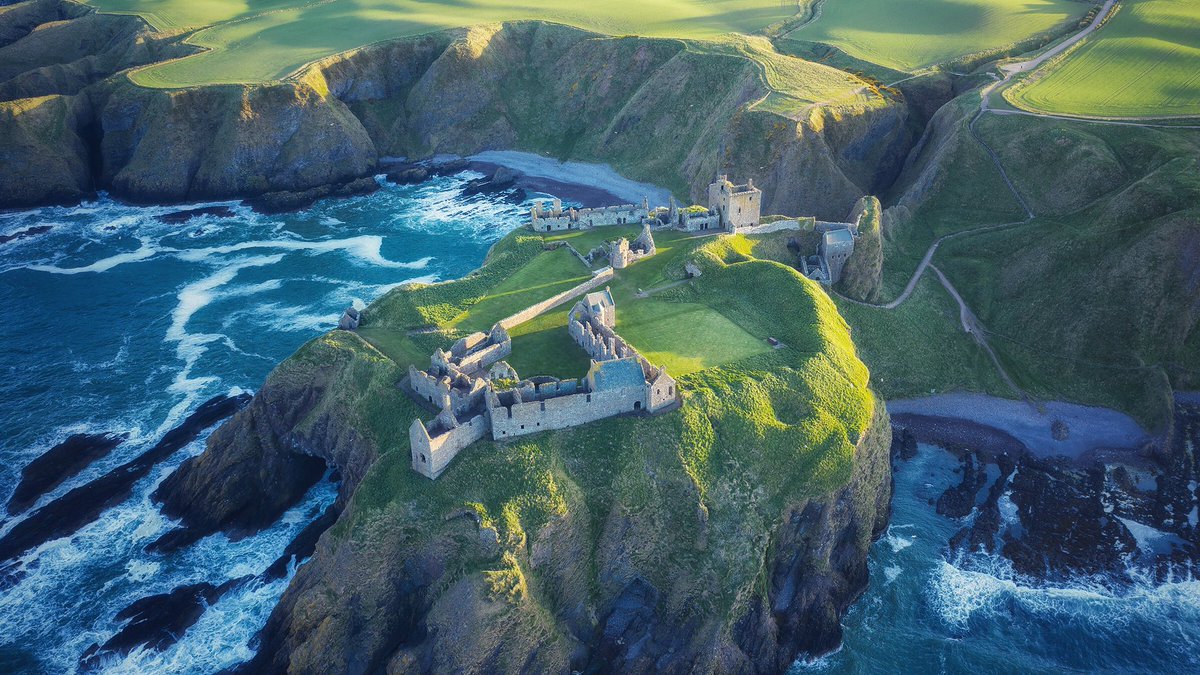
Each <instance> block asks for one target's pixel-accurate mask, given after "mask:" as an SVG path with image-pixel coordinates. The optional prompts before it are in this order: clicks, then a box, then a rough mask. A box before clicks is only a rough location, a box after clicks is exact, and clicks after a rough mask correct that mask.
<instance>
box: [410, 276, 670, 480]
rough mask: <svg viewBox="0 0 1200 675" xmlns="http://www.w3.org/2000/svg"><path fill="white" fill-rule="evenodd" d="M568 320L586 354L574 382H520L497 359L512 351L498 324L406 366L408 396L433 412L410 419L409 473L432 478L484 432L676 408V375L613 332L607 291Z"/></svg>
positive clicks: (508, 432)
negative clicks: (420, 365)
mask: <svg viewBox="0 0 1200 675" xmlns="http://www.w3.org/2000/svg"><path fill="white" fill-rule="evenodd" d="M568 316H569V327H568V331H569V334H570V335H571V337H572V338H573V339H574V340H575V342H576V344H578V345H579V346H580V347H581V348H582V349H584V350H585V351H586V352H587V353H588V355H589V356H590V357H591V366H590V367H589V368H588V373H587V375H586V376H585V377H583V378H580V379H558V378H554V377H533V378H529V379H523V380H522V379H519V377H518V375H517V372H516V370H514V369H513V368H512V366H511V365H509V364H508V363H507V362H504V361H502V360H501V359H503V358H505V357H506V356H508V355H509V354H511V353H512V340H511V339H510V338H509V335H508V332H507V331H505V330H504V328H503V327H502V326H500V325H499V324H497V325H496V326H495V327H494V328H493V329H492V331H491V333H488V334H484V333H474V334H472V335H469V336H467V337H465V338H462V339H460V340H459V341H458V342H455V343H454V345H453V346H451V348H450V350H449V351H444V350H442V349H438V350H436V351H434V353H433V356H432V357H431V358H430V367H429V368H428V369H426V370H418V369H417V368H415V367H411V366H410V367H409V375H408V388H409V390H410V393H411V394H412V396H413V397H415V398H416V399H417V400H419V401H421V402H422V403H423V404H424V405H426V406H427V407H433V408H435V409H437V410H438V411H439V412H438V413H437V416H436V417H434V419H433V420H432V421H430V422H429V423H426V422H424V421H422V420H420V419H416V420H413V423H412V424H411V425H410V426H409V442H410V445H411V452H412V468H413V470H414V471H416V472H417V473H420V474H421V475H423V476H427V477H429V478H437V477H438V476H439V475H441V473H442V471H444V470H445V469H446V467H447V466H448V465H449V464H450V461H451V460H453V459H454V457H455V456H456V455H457V454H458V453H459V452H461V451H462V450H463V449H464V448H466V447H467V446H469V445H471V444H472V443H474V442H476V441H478V440H480V439H482V438H484V437H486V436H487V435H488V434H489V433H490V434H491V437H492V438H493V439H497V440H498V439H504V438H512V437H515V436H523V435H526V434H532V433H536V432H538V431H546V430H551V429H565V428H567V427H572V426H577V425H579V424H586V423H588V422H594V421H596V420H600V419H604V418H606V417H612V416H614V415H620V414H626V413H639V412H645V413H658V412H662V411H664V410H668V409H670V408H671V407H672V406H674V405H675V404H676V403H678V401H679V391H678V388H677V385H676V383H675V380H674V378H672V377H671V376H670V375H669V374H668V373H667V371H666V369H665V368H661V367H659V366H655V365H654V364H652V363H650V361H648V360H647V359H646V358H645V357H644V356H642V355H641V354H640V353H639V352H638V351H637V350H636V349H634V348H633V347H632V346H631V345H629V344H628V343H627V342H626V341H625V340H624V339H623V338H621V337H620V336H619V335H617V333H616V332H615V330H614V328H615V326H616V323H617V319H616V304H615V303H614V302H613V297H612V292H611V291H610V290H609V289H607V288H605V289H604V290H603V291H596V292H592V293H588V294H587V295H585V296H584V298H583V299H582V300H580V301H579V302H577V303H576V304H575V306H574V307H573V308H572V309H571V311H570V313H569V315H568ZM513 382H516V384H515V386H514V385H513V384H512V383H513Z"/></svg>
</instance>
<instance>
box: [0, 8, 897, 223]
mask: <svg viewBox="0 0 1200 675" xmlns="http://www.w3.org/2000/svg"><path fill="white" fill-rule="evenodd" d="M27 5H28V6H27ZM52 22H56V23H54V28H53V30H49V29H43V30H36V31H34V30H32V29H33V28H36V27H39V26H43V27H45V26H49V25H50V24H51V23H52ZM101 29H102V30H103V31H104V33H103V35H104V36H105V39H100V38H98V37H97V38H95V39H93V40H90V41H87V40H85V41H82V42H80V41H75V40H72V39H71V38H70V35H66V33H67V32H71V35H74V34H77V33H78V34H84V33H87V34H93V35H98V33H97V31H100V30H101ZM60 33H62V35H60ZM178 37H179V36H165V35H162V34H158V33H153V32H151V31H150V30H149V29H148V27H146V26H145V24H143V23H142V22H141V20H140V19H137V18H135V17H129V16H114V15H106V14H98V13H95V12H93V11H90V10H88V9H85V8H83V7H82V6H79V5H76V4H73V3H69V2H60V1H58V0H37V2H32V3H22V5H21V6H20V8H19V10H18V9H13V10H10V11H8V12H5V13H3V14H0V63H5V64H6V65H7V66H8V70H9V71H11V72H7V71H5V72H0V148H3V149H2V150H0V207H16V206H30V205H38V204H45V203H54V202H64V201H67V202H69V201H77V200H79V199H80V198H82V197H84V196H86V195H88V194H90V193H92V192H93V191H94V190H98V189H102V190H107V191H109V192H110V193H111V194H113V195H114V196H117V197H119V198H121V199H125V200H128V201H132V202H156V203H161V202H182V201H200V200H211V199H229V198H246V197H259V196H262V195H270V194H274V195H275V197H274V198H273V199H274V200H275V201H280V200H281V199H282V197H281V196H280V193H301V195H302V196H304V195H306V194H308V193H311V192H312V191H316V193H315V196H325V195H328V194H338V193H346V192H353V191H355V190H362V189H369V186H367V185H366V184H355V185H351V186H350V187H349V188H346V187H344V186H346V185H347V184H351V183H353V182H354V181H356V180H358V179H363V178H367V177H369V176H371V175H372V174H374V173H377V172H381V170H384V169H385V168H386V167H384V166H383V164H381V161H380V160H381V158H388V157H404V158H407V159H409V160H414V159H421V158H427V157H431V156H434V155H438V154H447V153H448V154H456V155H462V156H466V155H471V154H474V153H477V152H480V151H484V150H507V149H513V150H524V151H530V152H536V153H539V154H544V155H548V156H552V157H555V158H558V159H576V160H583V161H598V162H606V163H610V164H612V165H613V166H614V167H616V168H617V169H618V170H620V171H621V172H622V173H623V174H626V175H628V176H630V177H632V178H635V179H639V180H646V181H653V182H655V183H657V184H664V185H666V186H667V187H669V188H670V189H672V190H673V191H675V192H676V194H677V195H679V197H680V198H684V197H691V198H693V199H699V198H700V197H701V196H702V195H701V193H702V191H703V189H704V185H706V184H707V182H708V180H709V179H710V178H711V176H713V175H716V174H717V173H730V174H733V175H751V174H753V175H754V178H755V181H756V182H757V183H758V184H759V185H760V186H762V187H763V188H764V190H765V192H766V194H767V195H769V202H768V203H767V204H766V205H765V207H766V212H771V213H806V214H807V213H812V214H816V215H818V216H819V217H826V218H840V217H843V216H844V215H845V214H846V212H847V211H849V209H850V208H851V207H852V206H853V205H854V203H855V202H856V201H857V200H858V199H859V198H860V197H862V196H863V195H864V194H869V193H874V192H878V191H879V190H881V189H882V188H883V187H885V186H887V185H889V184H890V183H891V181H892V180H893V179H894V178H895V176H896V175H897V174H898V173H899V171H900V169H901V165H902V163H903V161H904V158H905V156H906V154H907V152H908V150H909V148H910V146H911V144H912V142H913V135H914V132H913V129H912V128H911V127H912V126H913V125H912V124H911V123H910V122H911V120H910V119H909V116H910V115H909V111H908V107H907V105H906V103H904V101H903V100H902V97H893V98H888V97H886V96H879V97H877V98H876V99H874V100H873V101H872V102H870V103H865V104H863V103H860V104H854V105H841V106H836V107H835V106H814V107H812V109H811V110H804V111H798V112H797V113H796V114H795V115H794V116H789V115H788V114H783V113H780V112H778V111H775V110H760V109H759V108H757V107H754V106H752V105H751V104H753V103H754V102H756V101H759V100H760V99H763V98H764V97H766V96H767V95H768V94H770V93H771V92H772V91H773V90H772V88H771V86H770V85H769V84H768V83H767V82H766V81H765V79H764V77H763V75H762V74H761V72H760V69H759V66H758V65H757V64H756V63H755V62H754V61H752V60H751V59H748V58H744V57H741V56H736V55H732V54H722V53H716V52H704V51H700V50H694V49H689V48H688V45H687V44H686V43H684V42H683V41H679V40H665V39H645V38H632V37H631V38H610V37H606V36H601V35H597V34H593V33H588V32H586V31H582V30H577V29H574V28H570V27H566V26H562V25H553V24H546V23H540V22H527V23H507V24H502V25H492V26H481V27H475V28H470V29H460V30H451V31H445V32H440V33H435V34H431V35H427V36H422V37H417V38H411V39H402V40H396V41H392V42H387V43H382V44H378V45H373V46H369V47H364V48H361V49H358V50H354V51H351V52H348V53H346V54H342V55H338V56H335V57H330V58H327V59H324V60H322V61H319V62H316V63H314V64H312V65H311V66H308V67H306V68H304V69H303V70H302V71H300V72H298V73H296V74H295V75H293V76H292V77H289V78H288V79H286V80H285V81H282V82H278V83H274V84H261V85H223V86H209V87H199V88H192V89H179V90H172V89H147V88H142V87H138V86H135V85H134V84H132V83H131V82H130V81H129V79H128V78H127V77H126V76H125V75H124V72H125V70H126V69H128V68H129V67H133V66H136V65H141V64H144V63H149V62H154V61H156V60H162V59H166V58H172V57H176V56H180V55H183V54H186V53H188V50H189V49H191V47H189V46H188V45H186V44H180V43H179V42H178ZM64 41H65V42H69V43H70V44H71V45H72V49H76V50H84V52H86V53H87V55H86V56H84V55H83V54H79V55H76V54H74V52H71V51H70V50H65V49H63V48H61V45H60V44H59V43H60V42H64ZM43 43H46V44H45V45H43ZM89 48H90V51H89ZM76 56H78V58H76ZM778 58H791V57H783V56H779V57H778ZM847 77H850V76H847ZM310 196H311V195H310ZM283 203H284V204H285V205H286V204H287V203H288V202H287V201H286V200H284V201H283Z"/></svg>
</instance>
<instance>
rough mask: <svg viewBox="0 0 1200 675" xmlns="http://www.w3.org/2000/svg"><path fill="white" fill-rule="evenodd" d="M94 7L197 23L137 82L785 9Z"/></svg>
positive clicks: (687, 4)
mask: <svg viewBox="0 0 1200 675" xmlns="http://www.w3.org/2000/svg"><path fill="white" fill-rule="evenodd" d="M89 4H91V5H92V6H95V7H97V8H98V9H100V10H102V11H115V12H121V13H134V14H141V15H143V16H144V17H146V18H147V20H148V21H150V22H151V24H152V25H154V26H155V27H157V28H160V29H167V28H182V27H188V28H200V27H205V28H202V29H201V30H200V31H199V32H197V33H196V34H195V35H193V36H192V37H191V38H190V39H189V40H190V41H191V42H192V43H194V44H197V45H200V46H202V47H205V48H207V49H208V51H206V52H204V53H202V54H198V55H196V56H193V57H189V58H186V59H181V60H179V61H175V62H171V63H167V64H163V65H159V66H155V67H153V68H149V69H146V70H143V71H140V72H139V73H138V74H137V75H136V80H137V81H138V83H140V84H143V85H146V86H159V87H175V86H194V85H199V84H220V83H248V82H262V81H266V80H274V79H279V78H282V77H284V76H286V75H287V74H289V73H291V72H293V71H295V70H296V69H297V68H299V67H300V66H302V65H304V64H305V63H309V62H311V61H314V60H316V59H319V58H322V57H325V56H329V55H331V54H336V53H338V52H342V51H346V50H348V49H353V48H356V47H360V46H362V45H366V44H371V43H373V42H379V41H381V40H390V39H394V38H400V37H405V36H411V35H419V34H423V33H430V32H433V31H438V30H444V29H448V28H457V27H461V26H470V25H476V24H485V23H500V22H505V21H520V20H538V21H547V22H553V23H561V24H566V25H570V26H575V27H578V28H583V29H585V30H591V31H595V32H598V33H602V34H606V35H618V36H619V35H641V36H647V37H670V38H687V39H709V38H716V37H718V36H722V35H725V34H729V33H755V32H757V31H759V30H761V29H763V28H765V27H767V26H769V25H771V24H775V23H778V22H780V21H782V20H785V19H788V18H790V17H792V16H794V15H795V13H796V6H795V5H793V4H787V3H780V2H777V1H776V0H719V1H717V2H711V1H709V2H701V1H699V0H645V1H644V2H629V1H621V2H613V3H585V4H581V3H577V2H570V1H569V0H548V1H547V2H539V3H536V4H525V5H513V4H511V3H504V2H499V0H477V1H476V2H471V3H458V2H448V1H445V0H435V1H434V2H419V1H418V0H357V1H356V2H353V3H350V2H348V1H347V0H341V1H336V2H318V3H310V2H301V1H300V0H272V1H270V2H267V3H265V4H263V5H260V4H258V3H256V4H255V5H254V6H253V7H248V6H247V5H246V4H244V3H232V2H227V1H224V0H217V1H215V2H206V3H188V2H182V1H181V0H167V1H166V2H147V1H146V0H92V1H91V2H89Z"/></svg>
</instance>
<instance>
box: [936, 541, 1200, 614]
mask: <svg viewBox="0 0 1200 675" xmlns="http://www.w3.org/2000/svg"><path fill="white" fill-rule="evenodd" d="M970 567H971V568H969V569H968V568H964V567H962V566H959V565H956V564H954V563H951V562H948V561H944V560H943V561H941V562H940V564H939V565H937V566H936V567H935V568H934V571H933V574H932V577H931V579H930V591H931V604H932V606H933V608H934V609H935V610H936V612H937V614H938V616H939V617H941V619H942V620H943V621H944V622H945V623H946V624H947V625H949V626H951V627H953V628H955V629H965V628H966V627H967V626H968V624H969V623H970V622H971V621H972V620H973V619H975V618H979V617H991V616H993V615H995V614H997V613H1003V612H1008V611H1011V607H1012V606H1014V605H1015V606H1016V607H1019V608H1020V609H1021V610H1022V611H1024V612H1027V613H1029V614H1032V615H1037V616H1041V617H1054V616H1059V617H1069V618H1070V619H1071V620H1072V621H1074V622H1081V623H1084V624H1087V625H1089V626H1091V627H1092V628H1094V629H1096V630H1104V631H1111V630H1113V628H1114V627H1115V626H1120V625H1127V624H1129V623H1130V622H1131V621H1132V620H1134V619H1138V620H1144V621H1151V622H1152V621H1155V620H1156V617H1161V616H1163V613H1164V612H1169V613H1170V614H1171V615H1172V616H1173V617H1174V620H1176V621H1183V622H1184V623H1185V624H1191V625H1194V624H1195V622H1200V581H1197V580H1194V579H1183V580H1179V581H1174V582H1169V583H1163V584H1160V583H1156V582H1154V580H1153V579H1151V578H1149V577H1148V576H1146V575H1144V574H1140V573H1137V571H1134V570H1131V571H1132V572H1134V578H1135V579H1138V580H1137V581H1135V583H1133V584H1132V585H1125V586H1116V585H1112V584H1109V583H1107V581H1108V580H1107V579H1104V578H1099V577H1094V578H1093V577H1079V578H1076V579H1074V580H1072V581H1071V582H1070V583H1067V584H1047V585H1036V584H1033V583H1032V582H1029V581H1027V580H1023V579H1021V578H1020V577H1019V576H1018V575H1016V574H1015V572H1013V570H1012V566H1011V564H1010V563H1009V562H1008V561H1007V560H1005V559H1003V558H1000V557H998V556H982V555H973V556H971V559H970Z"/></svg>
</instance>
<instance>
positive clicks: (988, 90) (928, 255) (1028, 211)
mask: <svg viewBox="0 0 1200 675" xmlns="http://www.w3.org/2000/svg"><path fill="white" fill-rule="evenodd" d="M1116 4H1117V0H1108V1H1107V2H1105V3H1104V6H1103V7H1102V8H1101V9H1100V11H1099V12H1097V13H1096V17H1095V18H1094V19H1093V20H1092V22H1091V23H1089V24H1088V25H1087V27H1085V28H1084V29H1083V30H1081V31H1079V32H1078V33H1076V34H1075V35H1073V36H1071V37H1070V38H1067V39H1066V40H1063V41H1062V42H1061V43H1059V44H1058V45H1055V46H1054V47H1053V48H1051V49H1048V50H1046V51H1045V52H1043V53H1042V54H1039V55H1038V56H1036V57H1034V58H1032V59H1029V60H1027V61H1020V62H1017V63H1010V64H1005V65H1003V66H1000V71H1001V72H1002V73H1003V74H1004V76H1003V77H997V78H996V81H995V82H993V83H992V84H989V85H988V86H986V87H984V88H983V89H982V90H981V91H980V97H979V108H978V109H977V110H976V111H975V114H974V115H973V116H972V117H971V121H970V122H969V123H968V124H967V130H968V131H969V132H970V134H971V137H972V138H973V139H975V142H976V143H978V144H979V146H980V147H981V148H983V150H984V152H986V153H987V154H988V157H989V158H991V160H992V164H994V165H995V167H996V170H997V171H998V172H999V173H1000V177H1001V178H1002V179H1004V184H1005V185H1006V186H1007V187H1008V190H1009V192H1010V193H1012V195H1013V197H1014V198H1015V199H1016V200H1017V203H1018V204H1020V206H1021V210H1023V211H1024V212H1025V218H1024V219H1022V220H1014V221H1010V222H1007V223H998V224H993V225H983V226H980V227H975V228H971V229H969V230H959V231H958V232H951V233H950V234H945V235H942V236H941V237H938V238H937V239H935V240H934V241H933V243H932V244H930V246H929V249H928V250H926V251H925V256H924V257H922V258H921V262H920V263H919V264H918V265H917V268H916V270H914V271H913V274H912V277H910V278H909V280H908V284H907V285H905V287H904V290H903V291H902V292H901V293H900V295H898V296H896V298H895V299H894V300H892V301H891V302H887V303H883V304H876V303H870V302H863V301H860V300H854V299H852V298H848V297H846V296H844V295H841V294H838V297H839V298H841V299H843V300H845V301H847V302H852V303H854V304H857V305H862V306H866V307H874V308H877V309H887V310H890V309H896V308H897V307H899V306H900V305H902V304H904V302H905V301H907V300H908V298H909V297H910V296H911V295H912V294H913V291H914V290H916V287H917V283H918V282H920V280H921V277H922V276H924V274H925V270H926V269H927V268H933V271H934V273H935V274H936V275H937V277H938V280H939V281H940V282H941V284H942V286H943V287H944V288H945V289H946V291H947V292H948V293H949V294H950V297H952V298H954V301H955V302H956V303H958V309H959V321H960V323H961V324H962V328H963V331H964V332H966V333H968V334H970V335H971V336H972V337H973V338H975V341H976V342H977V343H978V344H979V346H980V347H982V348H983V350H984V351H986V352H987V354H988V357H989V358H991V360H992V363H993V364H994V365H995V366H996V371H997V372H998V373H999V375H1000V378H1001V379H1002V380H1004V382H1005V384H1007V385H1008V386H1009V387H1010V388H1011V389H1012V390H1013V391H1014V392H1016V394H1017V396H1018V397H1019V398H1022V399H1024V400H1025V401H1026V402H1028V403H1030V404H1031V405H1032V404H1033V402H1032V399H1031V398H1030V396H1029V395H1028V394H1027V393H1026V392H1025V391H1024V390H1023V389H1021V388H1020V387H1019V386H1018V385H1017V383H1016V382H1015V381H1014V380H1013V379H1012V377H1011V376H1010V375H1009V374H1008V371H1007V370H1005V369H1004V366H1003V365H1002V364H1001V363H1000V359H999V357H998V356H997V355H996V351H995V350H994V349H993V348H992V345H991V343H990V342H989V341H988V339H987V332H988V331H987V329H986V328H985V327H984V326H983V324H982V323H981V322H980V321H979V318H978V317H977V316H976V315H975V313H974V312H972V311H971V308H970V307H968V306H967V303H966V301H965V300H963V297H962V295H961V294H959V292H958V290H957V289H956V288H954V285H953V284H951V283H950V280H949V279H948V278H946V275H945V274H943V273H942V271H941V270H939V269H938V268H937V267H936V266H934V265H933V256H934V254H935V253H937V250H938V247H939V246H941V245H942V243H943V242H945V241H948V240H950V239H954V238H956V237H966V236H970V235H974V234H980V233H983V232H991V231H995V230H1001V229H1005V228H1009V227H1015V226H1017V225H1024V224H1026V223H1029V222H1031V221H1032V220H1033V219H1034V218H1035V216H1036V214H1034V212H1033V209H1032V208H1031V207H1030V205H1029V202H1028V201H1026V199H1025V196H1024V195H1022V194H1021V191H1020V190H1018V189H1017V186H1016V185H1015V184H1014V183H1013V180H1012V178H1011V177H1010V176H1009V175H1008V172H1007V171H1005V169H1004V163H1003V162H1002V161H1001V160H1000V155H999V154H997V153H996V151H995V150H994V149H993V148H992V146H990V145H988V144H987V142H986V141H985V140H983V137H982V136H980V135H979V131H978V130H977V129H976V125H977V124H978V122H979V120H980V119H981V118H982V117H983V116H984V115H985V114H987V113H988V112H1004V113H1007V111H998V110H993V109H992V108H991V106H990V100H991V95H992V94H993V93H994V92H995V91H997V90H998V89H1000V88H1001V87H1003V86H1005V85H1006V84H1008V83H1009V82H1010V81H1011V80H1012V78H1013V77H1015V76H1016V75H1019V74H1021V73H1027V72H1030V71H1032V70H1034V69H1036V68H1038V67H1039V66H1041V65H1042V64H1043V63H1045V62H1046V61H1048V60H1049V59H1051V58H1054V57H1055V56H1057V55H1059V54H1061V53H1063V52H1064V51H1066V50H1068V49H1070V48H1071V47H1072V46H1074V45H1076V44H1078V43H1079V41H1080V40H1082V39H1084V38H1085V37H1087V36H1088V35H1090V34H1091V33H1092V32H1093V31H1095V30H1096V29H1097V28H1099V27H1100V25H1101V24H1103V23H1104V20H1105V18H1106V17H1108V16H1109V14H1110V13H1111V12H1112V9H1113V6H1114V5H1116ZM1026 114H1029V115H1033V116H1036V117H1041V116H1043V115H1039V114H1038V113H1026ZM1046 117H1054V116H1052V115H1046Z"/></svg>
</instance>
